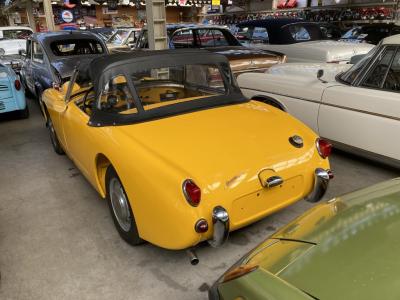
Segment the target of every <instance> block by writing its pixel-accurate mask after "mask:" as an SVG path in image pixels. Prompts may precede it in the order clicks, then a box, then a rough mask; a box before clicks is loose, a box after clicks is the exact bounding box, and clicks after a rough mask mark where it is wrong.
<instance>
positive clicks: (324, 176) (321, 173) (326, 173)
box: [305, 168, 333, 203]
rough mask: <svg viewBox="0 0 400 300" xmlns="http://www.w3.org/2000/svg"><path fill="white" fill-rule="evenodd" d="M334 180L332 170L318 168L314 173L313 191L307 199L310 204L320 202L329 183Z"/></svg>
mask: <svg viewBox="0 0 400 300" xmlns="http://www.w3.org/2000/svg"><path fill="white" fill-rule="evenodd" d="M332 178H333V173H332V171H331V170H324V169H321V168H318V169H316V170H315V173H314V188H313V191H312V192H311V193H310V194H309V195H308V196H307V197H306V198H305V199H306V200H307V201H308V202H313V203H314V202H318V201H319V200H321V198H322V197H323V196H324V195H325V193H326V190H327V189H328V185H329V181H330V180H331V179H332Z"/></svg>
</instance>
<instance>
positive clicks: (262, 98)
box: [251, 95, 287, 112]
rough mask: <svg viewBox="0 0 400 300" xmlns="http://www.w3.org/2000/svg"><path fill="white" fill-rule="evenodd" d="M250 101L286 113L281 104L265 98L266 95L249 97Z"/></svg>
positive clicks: (267, 97)
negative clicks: (261, 103)
mask: <svg viewBox="0 0 400 300" xmlns="http://www.w3.org/2000/svg"><path fill="white" fill-rule="evenodd" d="M251 100H255V101H259V102H263V103H265V104H268V105H271V106H273V107H276V108H278V109H280V110H282V111H285V112H287V109H286V107H285V105H283V103H282V102H281V101H279V100H277V99H275V98H273V97H270V96H266V95H255V96H252V97H251Z"/></svg>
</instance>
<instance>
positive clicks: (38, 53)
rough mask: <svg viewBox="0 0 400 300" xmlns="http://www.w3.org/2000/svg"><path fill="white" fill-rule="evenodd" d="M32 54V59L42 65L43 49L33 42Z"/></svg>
mask: <svg viewBox="0 0 400 300" xmlns="http://www.w3.org/2000/svg"><path fill="white" fill-rule="evenodd" d="M32 52H33V57H32V59H33V60H34V61H36V62H39V63H43V49H42V47H41V46H40V45H39V44H38V43H36V42H33V51H32Z"/></svg>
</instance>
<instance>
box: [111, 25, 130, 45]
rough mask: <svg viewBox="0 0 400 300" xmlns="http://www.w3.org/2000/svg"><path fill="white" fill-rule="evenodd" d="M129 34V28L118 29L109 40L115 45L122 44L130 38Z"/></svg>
mask: <svg viewBox="0 0 400 300" xmlns="http://www.w3.org/2000/svg"><path fill="white" fill-rule="evenodd" d="M128 36H129V30H124V29H118V30H117V32H116V33H114V35H113V36H112V37H111V38H110V40H109V41H108V42H109V43H111V44H113V45H122V44H123V42H124V41H125V40H126V39H127V38H128Z"/></svg>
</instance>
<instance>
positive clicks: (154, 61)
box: [88, 49, 228, 94]
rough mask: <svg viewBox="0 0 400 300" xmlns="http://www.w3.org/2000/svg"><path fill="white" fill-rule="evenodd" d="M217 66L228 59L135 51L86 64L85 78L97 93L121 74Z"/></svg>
mask: <svg viewBox="0 0 400 300" xmlns="http://www.w3.org/2000/svg"><path fill="white" fill-rule="evenodd" d="M221 63H226V64H228V59H227V58H226V57H225V56H223V55H219V54H214V53H210V52H209V51H206V50H199V49H189V50H186V49H182V50H181V49H173V50H142V51H140V50H138V51H134V52H125V53H115V54H111V55H105V56H101V57H98V58H95V59H93V60H92V62H91V63H90V64H89V70H88V75H89V77H90V79H91V81H92V83H93V87H94V90H95V91H96V92H97V91H99V89H100V87H101V86H103V85H104V84H105V83H106V82H108V81H109V80H110V79H111V78H113V77H115V76H117V75H119V74H121V73H125V74H132V73H135V72H140V71H143V70H147V69H152V68H163V67H172V66H179V65H188V64H221ZM96 94H97V93H96Z"/></svg>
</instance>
